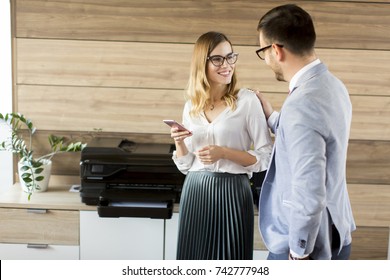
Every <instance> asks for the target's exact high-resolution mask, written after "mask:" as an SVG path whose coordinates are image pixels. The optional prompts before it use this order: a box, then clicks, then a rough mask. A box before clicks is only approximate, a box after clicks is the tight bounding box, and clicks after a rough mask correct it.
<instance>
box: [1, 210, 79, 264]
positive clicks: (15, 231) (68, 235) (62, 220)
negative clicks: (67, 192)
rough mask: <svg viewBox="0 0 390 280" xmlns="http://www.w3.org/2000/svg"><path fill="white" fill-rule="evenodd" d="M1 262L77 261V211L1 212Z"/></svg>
mask: <svg viewBox="0 0 390 280" xmlns="http://www.w3.org/2000/svg"><path fill="white" fill-rule="evenodd" d="M0 221H1V226H0V259H2V260H20V259H21V260H77V259H79V211H67V210H51V209H33V208H0Z"/></svg>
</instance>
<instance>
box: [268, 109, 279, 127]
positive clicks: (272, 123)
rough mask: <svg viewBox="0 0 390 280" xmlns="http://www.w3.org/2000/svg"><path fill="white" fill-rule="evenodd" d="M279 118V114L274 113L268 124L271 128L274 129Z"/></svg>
mask: <svg viewBox="0 0 390 280" xmlns="http://www.w3.org/2000/svg"><path fill="white" fill-rule="evenodd" d="M277 118H278V112H277V111H273V112H272V113H271V115H270V116H269V117H268V120H267V123H268V126H269V127H274V124H275V122H276V120H277Z"/></svg>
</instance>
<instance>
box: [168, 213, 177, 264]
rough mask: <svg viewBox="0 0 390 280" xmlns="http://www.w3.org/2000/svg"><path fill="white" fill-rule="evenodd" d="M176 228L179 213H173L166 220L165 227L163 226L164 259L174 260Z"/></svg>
mask: <svg viewBox="0 0 390 280" xmlns="http://www.w3.org/2000/svg"><path fill="white" fill-rule="evenodd" d="M178 229H179V213H173V215H172V218H171V219H169V220H166V227H165V259H166V260H176V248H177V235H178Z"/></svg>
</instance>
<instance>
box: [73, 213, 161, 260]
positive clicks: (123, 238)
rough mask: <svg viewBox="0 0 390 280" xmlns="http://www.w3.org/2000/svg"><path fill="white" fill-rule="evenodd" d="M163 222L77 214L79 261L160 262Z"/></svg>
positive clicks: (148, 219)
mask: <svg viewBox="0 0 390 280" xmlns="http://www.w3.org/2000/svg"><path fill="white" fill-rule="evenodd" d="M164 227H165V225H164V220H163V219H150V218H127V217H122V218H101V217H99V215H98V213H97V212H96V211H80V259H82V260H162V259H163V257H164Z"/></svg>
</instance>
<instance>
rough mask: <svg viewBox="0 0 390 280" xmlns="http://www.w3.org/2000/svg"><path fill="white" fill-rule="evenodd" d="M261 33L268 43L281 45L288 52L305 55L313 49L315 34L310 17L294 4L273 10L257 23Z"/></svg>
mask: <svg viewBox="0 0 390 280" xmlns="http://www.w3.org/2000/svg"><path fill="white" fill-rule="evenodd" d="M257 31H261V32H262V34H263V36H264V40H265V41H268V43H270V44H271V43H275V44H281V45H283V46H284V47H285V48H286V49H288V50H289V51H290V52H292V53H294V54H297V55H305V54H308V53H310V52H311V51H312V50H313V49H314V44H315V41H316V32H315V30H314V24H313V21H312V18H311V16H310V15H309V14H308V13H307V12H306V11H305V10H303V9H302V8H300V7H298V6H297V5H294V4H287V5H282V6H278V7H276V8H273V9H272V10H270V11H269V12H267V13H266V14H265V15H264V16H263V17H262V18H261V19H260V21H259V24H258V26H257Z"/></svg>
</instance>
